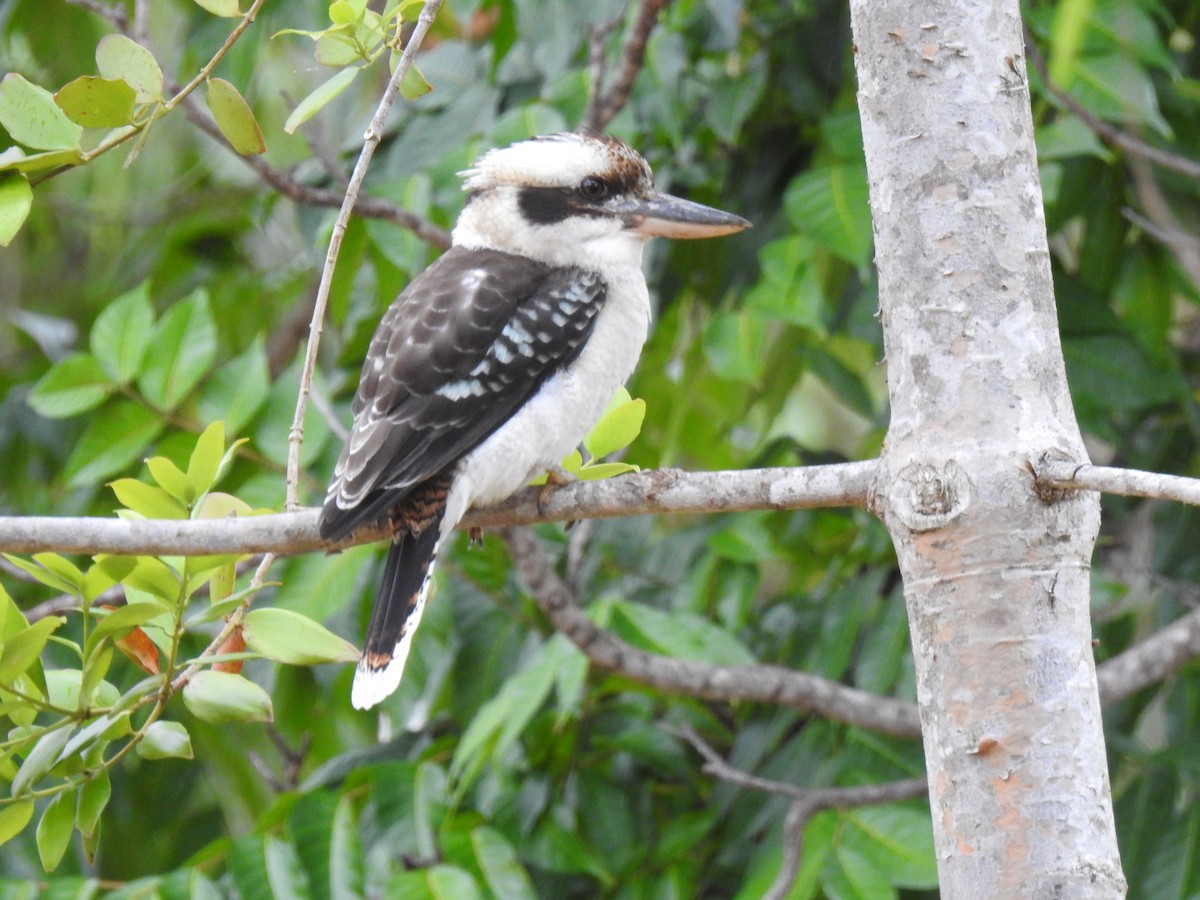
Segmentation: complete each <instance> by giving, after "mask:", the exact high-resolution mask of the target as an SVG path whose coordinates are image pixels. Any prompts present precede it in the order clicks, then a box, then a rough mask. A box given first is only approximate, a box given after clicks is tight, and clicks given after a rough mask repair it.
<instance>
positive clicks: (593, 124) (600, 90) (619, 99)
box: [581, 0, 671, 131]
mask: <svg viewBox="0 0 1200 900" xmlns="http://www.w3.org/2000/svg"><path fill="white" fill-rule="evenodd" d="M670 2H671V0H641V3H640V4H639V5H638V11H637V15H636V16H635V17H634V21H633V25H632V26H630V28H629V34H628V35H626V37H625V46H624V47H623V48H622V50H621V68H620V69H619V70H618V72H617V74H616V77H615V78H614V79H613V82H612V84H611V85H609V87H608V89H607V90H605V89H604V84H603V82H604V77H603V76H604V72H603V69H602V68H598V69H597V72H596V76H595V83H594V84H593V85H592V95H591V97H590V98H589V99H588V108H587V112H586V113H584V116H583V122H582V123H581V125H582V126H583V127H584V128H590V129H591V130H592V131H603V130H604V129H605V127H606V126H607V125H608V123H609V122H611V121H612V120H613V118H614V117H615V116H616V115H617V113H619V112H620V111H621V110H622V109H623V108H624V107H625V104H626V103H628V102H629V94H630V92H631V91H632V90H633V83H634V81H635V80H636V79H637V76H638V72H640V71H641V70H642V65H643V64H644V63H645V61H646V44H647V43H648V42H649V40H650V32H652V31H653V30H654V26H655V25H657V24H658V14H659V13H660V12H662V10H663V9H664V8H665V7H666V5H667V4H668V3H670Z"/></svg>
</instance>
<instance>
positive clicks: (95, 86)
mask: <svg viewBox="0 0 1200 900" xmlns="http://www.w3.org/2000/svg"><path fill="white" fill-rule="evenodd" d="M136 98H137V94H136V93H135V92H134V90H133V88H132V87H130V86H129V84H128V83H127V82H125V81H122V80H120V79H116V80H113V79H109V78H97V77H96V76H95V75H83V76H81V77H80V78H76V79H75V80H74V81H71V82H68V83H67V84H66V85H64V86H63V87H62V88H60V89H59V91H58V93H57V94H55V95H54V102H55V103H57V104H58V105H59V106H60V107H61V108H62V111H63V112H65V113H66V114H67V118H68V119H70V120H71V121H72V122H74V123H75V124H77V125H82V126H83V127H84V128H119V127H121V126H122V125H130V124H132V123H133V105H134V101H135V100H136Z"/></svg>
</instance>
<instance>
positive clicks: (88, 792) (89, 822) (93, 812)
mask: <svg viewBox="0 0 1200 900" xmlns="http://www.w3.org/2000/svg"><path fill="white" fill-rule="evenodd" d="M111 797H112V783H111V782H110V781H109V778H108V769H105V768H100V769H97V770H96V771H95V773H94V774H93V775H92V777H91V778H89V779H88V780H87V781H85V782H84V783H83V785H82V786H81V787H80V788H79V806H78V808H77V809H76V810H75V827H76V828H78V829H79V833H80V834H85V835H88V834H93V833H94V832H95V831H96V826H97V825H98V824H99V823H100V814H101V813H103V812H104V808H105V807H106V806H108V801H109V798H111Z"/></svg>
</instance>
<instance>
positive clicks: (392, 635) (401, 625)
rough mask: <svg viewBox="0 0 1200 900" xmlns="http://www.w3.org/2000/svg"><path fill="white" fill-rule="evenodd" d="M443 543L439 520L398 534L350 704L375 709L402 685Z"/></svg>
mask: <svg viewBox="0 0 1200 900" xmlns="http://www.w3.org/2000/svg"><path fill="white" fill-rule="evenodd" d="M441 542H442V522H440V521H437V520H435V521H432V522H429V523H428V524H427V525H426V526H425V528H424V529H423V530H422V531H421V532H420V533H418V534H412V533H410V532H408V531H407V530H405V531H402V532H400V533H398V534H397V535H396V537H395V538H394V540H393V542H392V545H391V547H390V548H389V549H388V555H387V563H386V564H385V565H384V568H383V581H382V582H381V583H380V585H379V596H378V598H377V599H376V601H375V608H374V609H373V610H372V612H371V624H370V625H369V626H368V627H367V640H366V645H365V647H364V649H363V655H362V658H361V659H360V660H359V662H358V670H357V671H356V672H355V673H354V687H353V689H352V690H351V692H350V702H351V703H352V704H354V707H355V708H356V709H369V708H370V707H372V706H374V705H375V704H377V703H379V702H380V701H381V700H383V699H384V698H385V697H387V696H389V695H390V694H391V693H392V692H393V691H395V690H396V688H397V687H399V685H400V676H401V675H403V674H404V663H405V661H407V659H408V652H409V650H410V648H411V647H412V639H413V635H414V634H416V632H417V626H418V625H420V624H421V613H422V612H424V610H425V599H426V597H428V595H429V588H430V585H431V584H432V582H433V563H434V560H435V559H436V558H437V552H438V547H439V545H440V544H441Z"/></svg>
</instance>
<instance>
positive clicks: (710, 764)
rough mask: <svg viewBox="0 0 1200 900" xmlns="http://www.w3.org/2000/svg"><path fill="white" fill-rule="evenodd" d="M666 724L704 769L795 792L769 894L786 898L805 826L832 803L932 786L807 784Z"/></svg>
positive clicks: (891, 798)
mask: <svg viewBox="0 0 1200 900" xmlns="http://www.w3.org/2000/svg"><path fill="white" fill-rule="evenodd" d="M664 728H665V730H666V731H668V732H669V733H671V734H673V735H675V736H676V737H678V738H681V739H682V740H685V741H687V742H688V743H689V744H691V745H692V747H693V748H694V749H695V751H696V752H697V753H699V754H700V756H701V757H703V758H704V769H703V771H704V772H705V773H706V774H708V775H712V776H713V777H714V778H719V779H720V780H722V781H725V782H728V783H729V784H733V785H737V786H738V787H743V788H749V789H750V790H755V791H766V792H767V793H769V794H779V795H781V796H784V797H790V798H791V800H792V803H791V805H790V806H789V807H788V812H787V816H786V817H785V818H784V822H783V861H782V863H781V865H780V867H779V874H778V875H777V876H776V878H775V881H774V883H772V885H771V887H770V890H768V891H767V893H766V894H764V895H763V897H764V900H767V898H775V900H783V898H784V897H786V896H787V895H788V892H789V891H791V889H792V884H793V883H795V881H796V873H797V872H798V871H799V870H800V860H801V858H802V857H803V855H804V829H805V827H807V825H808V823H809V820H810V819H812V817H813V816H814V815H816V814H817V813H819V812H823V811H825V810H827V809H850V808H852V807H856V806H883V805H886V804H888V803H898V802H899V801H901V800H910V799H912V798H913V797H920V796H922V795H923V794H924V793H925V792H926V790H928V783H927V782H926V780H925V779H924V778H905V779H902V780H899V781H890V782H887V783H885V784H868V785H860V786H856V787H828V788H802V787H797V786H796V785H793V784H786V783H784V782H782V781H774V780H772V779H769V778H760V777H759V776H757V775H751V774H750V773H748V772H743V771H742V770H741V769H737V768H734V767H733V766H731V765H729V763H728V762H726V761H725V760H724V759H723V758H722V757H721V755H720V754H719V753H717V751H716V750H714V749H713V747H712V745H710V744H709V743H708V742H707V741H705V740H704V738H702V737H701V736H700V734H699V733H698V732H697V731H696V730H695V729H694V728H692V726H691V725H689V724H686V723H685V724H684V725H682V726H679V727H675V726H664Z"/></svg>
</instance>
